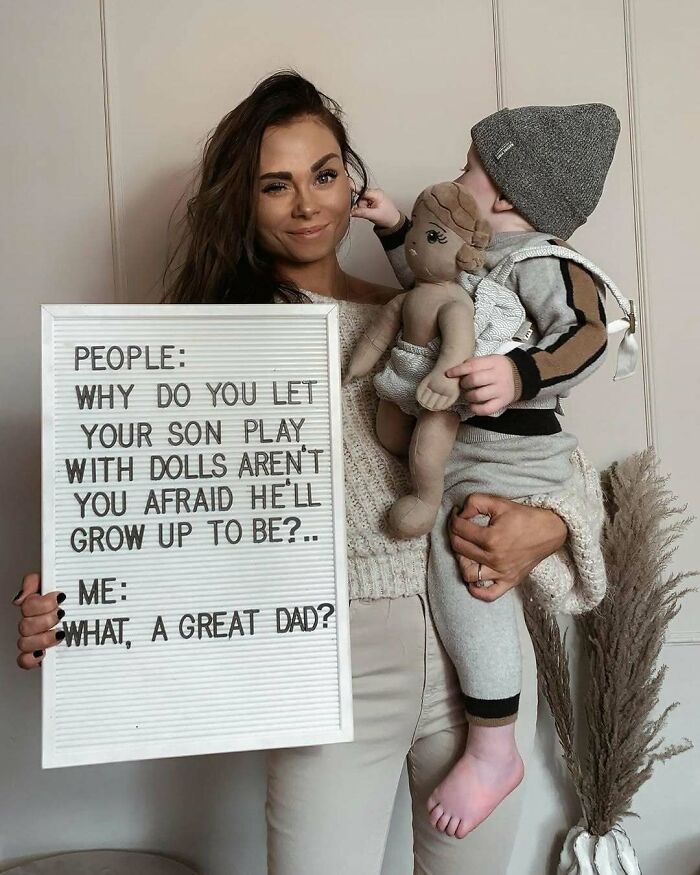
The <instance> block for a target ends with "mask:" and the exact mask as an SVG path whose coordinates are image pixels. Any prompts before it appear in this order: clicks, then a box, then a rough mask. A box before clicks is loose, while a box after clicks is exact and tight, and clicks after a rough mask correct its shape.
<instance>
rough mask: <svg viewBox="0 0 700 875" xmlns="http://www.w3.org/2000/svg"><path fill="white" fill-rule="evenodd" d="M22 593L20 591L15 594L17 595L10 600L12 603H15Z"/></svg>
mask: <svg viewBox="0 0 700 875" xmlns="http://www.w3.org/2000/svg"><path fill="white" fill-rule="evenodd" d="M23 592H24V590H23V589H21V590H20V591H19V592H18V593H17V595H16V596H15V597H14V598H13V599H12V601H13V602H16V601H17V599H18V598H19V597H20V596H21V595H22V593H23Z"/></svg>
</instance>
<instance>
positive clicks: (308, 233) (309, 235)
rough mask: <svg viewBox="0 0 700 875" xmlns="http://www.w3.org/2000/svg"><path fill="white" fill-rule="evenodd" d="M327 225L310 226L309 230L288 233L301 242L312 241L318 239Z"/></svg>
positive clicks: (303, 229)
mask: <svg viewBox="0 0 700 875" xmlns="http://www.w3.org/2000/svg"><path fill="white" fill-rule="evenodd" d="M327 227H328V225H312V226H311V227H310V228H299V229H298V230H297V231H290V232H289V233H290V234H292V235H293V236H294V237H297V238H299V239H301V240H312V239H314V238H316V237H319V236H320V234H321V232H322V231H325V230H326V228H327Z"/></svg>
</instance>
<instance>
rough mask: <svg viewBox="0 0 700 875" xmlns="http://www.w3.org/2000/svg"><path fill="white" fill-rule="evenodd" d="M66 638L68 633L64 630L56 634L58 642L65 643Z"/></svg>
mask: <svg viewBox="0 0 700 875" xmlns="http://www.w3.org/2000/svg"><path fill="white" fill-rule="evenodd" d="M65 637H66V633H65V632H64V631H63V629H61V631H60V632H56V641H63V639H64V638H65Z"/></svg>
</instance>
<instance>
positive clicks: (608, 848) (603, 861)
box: [557, 826, 641, 875]
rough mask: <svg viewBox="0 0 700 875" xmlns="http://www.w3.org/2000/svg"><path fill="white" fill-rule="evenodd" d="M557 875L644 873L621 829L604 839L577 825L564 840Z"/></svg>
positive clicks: (617, 827)
mask: <svg viewBox="0 0 700 875" xmlns="http://www.w3.org/2000/svg"><path fill="white" fill-rule="evenodd" d="M557 875H641V870H640V868H639V862H638V861H637V855H636V854H635V852H634V848H633V847H632V844H631V842H630V840H629V839H628V838H627V833H626V832H625V831H624V829H622V827H621V826H614V827H613V828H612V829H611V830H610V832H607V833H605V835H603V836H594V835H591V834H590V833H589V832H587V831H586V830H585V829H584V827H582V826H575V827H573V828H572V829H570V830H569V832H568V835H567V836H566V839H565V840H564V847H563V848H562V852H561V856H560V857H559V868H558V869H557Z"/></svg>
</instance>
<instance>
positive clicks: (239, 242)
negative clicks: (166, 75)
mask: <svg viewBox="0 0 700 875" xmlns="http://www.w3.org/2000/svg"><path fill="white" fill-rule="evenodd" d="M302 116H314V117H315V118H318V119H319V120H320V121H321V122H323V124H325V125H326V126H327V127H328V128H329V130H330V131H331V133H332V134H333V135H334V136H335V138H336V140H337V141H338V145H339V146H340V152H341V156H342V158H343V162H344V163H345V164H346V166H349V167H351V168H352V169H353V170H354V171H355V173H356V174H357V177H358V180H357V183H356V185H357V188H358V190H359V194H360V195H362V193H363V192H364V190H365V188H367V185H368V176H367V170H366V168H365V165H364V163H363V161H362V159H361V158H360V156H359V155H358V154H357V152H355V151H354V149H352V147H351V146H350V143H349V141H348V135H347V131H346V129H345V125H344V123H343V118H342V110H341V108H340V106H339V105H338V103H336V101H335V100H333V99H331V98H330V97H327V96H326V95H325V94H323V93H322V92H320V91H318V89H317V88H315V87H314V85H312V84H311V82H309V81H308V80H306V79H304V77H303V76H301V75H300V74H299V73H297V72H296V71H294V70H284V71H281V72H279V73H275V74H273V75H272V76H268V77H267V78H266V79H264V80H263V81H262V82H260V83H259V84H258V85H257V86H256V88H255V89H254V90H253V92H252V93H251V94H250V95H249V96H248V97H247V98H246V99H245V100H244V101H243V102H242V103H239V104H238V106H237V107H235V109H232V110H231V112H229V113H228V114H227V115H225V116H224V118H223V119H222V120H221V121H220V122H219V124H218V125H217V126H216V128H215V129H214V131H213V132H212V133H211V134H210V135H209V137H208V139H207V142H206V145H205V147H204V154H203V157H202V163H201V168H200V171H199V174H198V186H197V192H196V194H195V195H194V196H193V197H192V198H190V199H189V200H188V202H187V211H186V213H185V216H184V217H183V220H182V225H183V230H182V233H181V236H180V239H179V242H178V243H177V245H176V247H175V249H174V251H173V253H172V255H171V256H170V258H169V260H168V264H167V266H166V268H165V272H164V274H163V284H164V286H165V290H166V291H165V296H164V299H163V300H164V301H165V302H166V303H169V304H197V303H208V304H224V303H227V304H260V303H269V302H270V301H272V299H273V296H274V295H275V293H278V292H279V293H281V294H282V296H283V297H284V298H285V299H286V300H294V299H295V298H296V299H299V297H300V295H299V290H298V289H297V288H296V286H294V284H292V283H288V282H284V283H282V282H280V281H279V279H278V278H277V277H276V276H275V272H274V264H273V261H272V259H271V258H270V256H269V255H268V254H267V253H265V252H264V251H263V250H262V249H261V247H260V246H259V245H258V244H257V242H256V233H255V215H256V205H257V176H258V165H259V161H260V144H261V142H262V137H263V134H264V133H265V131H266V129H267V128H268V127H270V126H271V125H279V124H285V123H288V122H290V121H293V120H294V119H296V118H299V117H302Z"/></svg>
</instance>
